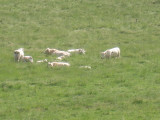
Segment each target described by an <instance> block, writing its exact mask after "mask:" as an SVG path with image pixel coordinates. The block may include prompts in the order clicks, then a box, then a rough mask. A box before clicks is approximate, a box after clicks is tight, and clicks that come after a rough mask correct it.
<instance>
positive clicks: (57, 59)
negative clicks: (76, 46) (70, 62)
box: [57, 56, 65, 60]
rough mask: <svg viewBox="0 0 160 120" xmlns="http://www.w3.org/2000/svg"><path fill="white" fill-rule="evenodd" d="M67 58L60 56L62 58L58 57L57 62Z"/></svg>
mask: <svg viewBox="0 0 160 120" xmlns="http://www.w3.org/2000/svg"><path fill="white" fill-rule="evenodd" d="M64 58H65V56H60V57H57V60H63V59H64Z"/></svg>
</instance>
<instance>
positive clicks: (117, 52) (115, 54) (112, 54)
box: [101, 47, 120, 59]
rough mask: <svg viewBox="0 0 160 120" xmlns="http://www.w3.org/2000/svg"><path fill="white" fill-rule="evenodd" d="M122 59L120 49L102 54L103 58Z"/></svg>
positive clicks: (109, 50)
mask: <svg viewBox="0 0 160 120" xmlns="http://www.w3.org/2000/svg"><path fill="white" fill-rule="evenodd" d="M119 57H120V48H118V47H115V48H111V49H108V50H106V51H104V52H101V58H102V59H103V58H119Z"/></svg>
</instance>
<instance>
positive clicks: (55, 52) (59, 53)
mask: <svg viewBox="0 0 160 120" xmlns="http://www.w3.org/2000/svg"><path fill="white" fill-rule="evenodd" d="M44 53H45V54H53V55H57V56H70V53H69V52H66V51H61V50H57V49H50V48H47V49H46V50H45V52H44Z"/></svg>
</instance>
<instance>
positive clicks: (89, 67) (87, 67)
mask: <svg viewBox="0 0 160 120" xmlns="http://www.w3.org/2000/svg"><path fill="white" fill-rule="evenodd" d="M79 68H86V69H91V66H80V67H79Z"/></svg>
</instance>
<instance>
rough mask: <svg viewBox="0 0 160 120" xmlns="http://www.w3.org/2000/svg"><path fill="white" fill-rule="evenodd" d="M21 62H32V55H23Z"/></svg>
mask: <svg viewBox="0 0 160 120" xmlns="http://www.w3.org/2000/svg"><path fill="white" fill-rule="evenodd" d="M23 62H31V63H33V58H32V56H24V57H23Z"/></svg>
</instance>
